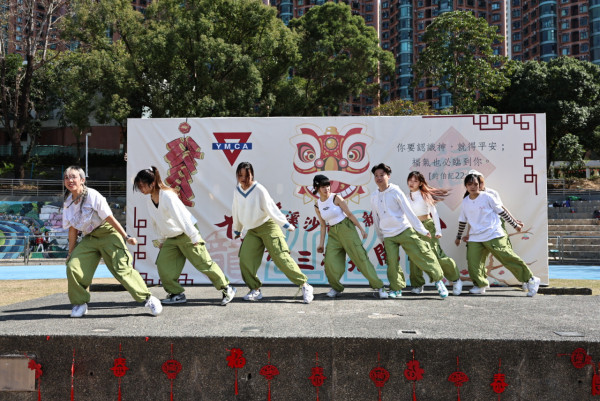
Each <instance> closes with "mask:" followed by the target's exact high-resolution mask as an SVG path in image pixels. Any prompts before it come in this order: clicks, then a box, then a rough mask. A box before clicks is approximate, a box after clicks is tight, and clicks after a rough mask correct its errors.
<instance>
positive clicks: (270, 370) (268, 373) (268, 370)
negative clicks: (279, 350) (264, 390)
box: [258, 351, 279, 401]
mask: <svg viewBox="0 0 600 401" xmlns="http://www.w3.org/2000/svg"><path fill="white" fill-rule="evenodd" d="M258 373H260V374H261V375H263V376H264V377H265V379H267V383H268V387H269V392H268V396H267V400H268V401H271V380H273V378H274V377H275V376H277V375H278V374H279V370H278V369H277V367H276V366H275V365H271V351H269V364H268V365H265V366H263V367H262V368H260V371H259V372H258Z"/></svg>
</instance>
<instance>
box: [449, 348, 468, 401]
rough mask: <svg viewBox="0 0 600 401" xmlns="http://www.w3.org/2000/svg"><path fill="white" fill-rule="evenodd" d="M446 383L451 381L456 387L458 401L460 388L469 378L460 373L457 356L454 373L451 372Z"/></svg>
mask: <svg viewBox="0 0 600 401" xmlns="http://www.w3.org/2000/svg"><path fill="white" fill-rule="evenodd" d="M448 381H451V382H452V383H454V385H455V386H456V392H457V394H458V401H460V388H461V387H462V385H463V384H465V383H466V382H468V381H469V376H467V375H466V374H465V373H464V372H461V371H460V368H459V361H458V356H457V357H456V372H453V373H452V374H451V375H450V376H449V377H448Z"/></svg>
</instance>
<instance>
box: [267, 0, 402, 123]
mask: <svg viewBox="0 0 600 401" xmlns="http://www.w3.org/2000/svg"><path fill="white" fill-rule="evenodd" d="M289 26H290V27H291V29H292V30H293V31H294V32H295V33H297V34H298V47H299V52H300V59H299V60H298V61H297V63H296V64H295V65H294V73H293V79H292V80H291V81H290V82H287V83H286V84H283V85H282V91H285V92H286V93H287V94H288V96H287V97H285V99H284V100H285V101H286V102H285V103H281V104H279V105H277V106H278V108H277V113H278V114H282V115H285V114H288V115H305V116H320V115H338V114H340V111H341V110H340V106H341V105H342V103H344V102H345V101H346V100H347V99H348V97H349V96H358V95H359V94H360V93H367V94H368V95H370V96H372V97H373V98H377V97H378V96H379V92H380V90H381V89H380V85H379V83H378V82H377V79H375V78H376V77H377V76H379V75H381V76H384V75H391V74H392V72H393V70H394V58H393V55H392V53H390V52H389V51H385V50H382V49H381V48H380V47H379V39H378V37H377V33H376V31H375V29H374V28H372V27H369V26H367V25H366V24H365V21H364V19H363V18H362V17H360V16H358V15H352V12H351V8H350V7H349V6H348V5H346V4H342V3H339V4H336V3H331V2H328V3H325V4H323V5H322V6H317V7H312V8H311V9H310V10H309V11H308V12H307V13H306V14H305V15H304V16H302V17H301V18H298V19H293V20H291V21H290V23H289ZM369 81H370V82H369Z"/></svg>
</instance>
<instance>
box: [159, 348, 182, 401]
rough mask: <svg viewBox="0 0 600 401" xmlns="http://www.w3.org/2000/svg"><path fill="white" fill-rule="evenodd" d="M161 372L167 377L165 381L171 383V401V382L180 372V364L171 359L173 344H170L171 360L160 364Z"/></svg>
mask: <svg viewBox="0 0 600 401" xmlns="http://www.w3.org/2000/svg"><path fill="white" fill-rule="evenodd" d="M162 371H163V372H164V373H165V374H166V375H167V379H169V380H170V381H171V401H173V380H175V379H176V378H177V375H178V374H179V372H181V363H179V361H177V360H175V359H173V344H171V359H169V360H168V361H166V362H165V363H163V364H162Z"/></svg>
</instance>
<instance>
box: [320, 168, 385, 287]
mask: <svg viewBox="0 0 600 401" xmlns="http://www.w3.org/2000/svg"><path fill="white" fill-rule="evenodd" d="M313 193H314V194H315V195H318V199H317V202H316V203H315V213H316V214H317V218H318V219H319V223H320V224H321V236H320V239H319V246H318V247H317V252H319V253H323V251H324V250H325V248H324V244H325V236H326V235H327V231H328V230H327V226H329V238H328V240H327V250H326V251H325V260H324V264H325V275H326V276H327V281H329V284H330V285H331V290H329V292H328V293H327V296H328V297H330V298H335V297H339V296H340V295H342V292H343V291H344V286H343V285H342V283H340V279H341V278H342V276H343V275H344V273H345V272H346V254H348V256H350V260H352V262H354V264H355V265H356V268H357V269H358V271H359V272H361V273H362V274H363V276H365V278H366V279H367V280H369V285H370V286H371V288H374V289H376V290H377V292H376V293H375V294H376V295H375V296H378V297H379V298H388V293H387V291H386V290H385V288H384V287H383V281H381V279H379V277H377V272H376V271H375V267H374V266H373V264H372V263H371V261H370V260H369V256H368V255H367V251H366V250H365V248H364V247H363V244H362V241H361V240H360V238H359V237H358V233H357V232H356V229H357V228H358V229H359V230H360V233H361V235H362V237H363V239H366V238H367V232H366V231H365V229H364V228H363V227H362V225H361V224H360V223H359V222H358V220H357V219H356V217H355V216H354V214H352V212H351V211H350V209H348V205H347V204H346V201H344V199H343V198H342V197H341V196H339V195H338V194H332V193H331V183H330V182H329V178H327V177H326V176H324V175H322V174H317V175H316V176H315V177H314V178H313Z"/></svg>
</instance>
